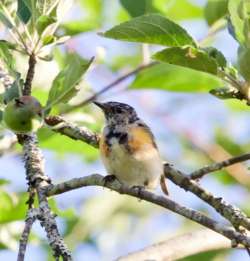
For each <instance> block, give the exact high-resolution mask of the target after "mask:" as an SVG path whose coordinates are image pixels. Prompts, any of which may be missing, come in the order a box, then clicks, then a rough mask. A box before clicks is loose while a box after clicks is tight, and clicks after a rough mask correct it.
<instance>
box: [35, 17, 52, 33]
mask: <svg viewBox="0 0 250 261" xmlns="http://www.w3.org/2000/svg"><path fill="white" fill-rule="evenodd" d="M55 22H56V18H55V17H52V16H47V15H42V16H40V17H39V18H38V20H37V22H36V29H37V32H38V33H39V35H41V34H42V32H43V31H44V30H45V29H46V27H48V26H49V25H50V24H52V23H55Z"/></svg>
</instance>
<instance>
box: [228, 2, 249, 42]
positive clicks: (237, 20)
mask: <svg viewBox="0 0 250 261" xmlns="http://www.w3.org/2000/svg"><path fill="white" fill-rule="evenodd" d="M241 9H244V2H243V1H242V0H229V2H228V11H229V14H230V17H229V19H230V20H229V24H228V26H229V33H230V34H231V35H232V36H233V37H234V38H235V39H236V40H237V41H238V42H239V43H241V44H244V43H245V42H246V38H245V35H244V17H243V16H242V14H241Z"/></svg>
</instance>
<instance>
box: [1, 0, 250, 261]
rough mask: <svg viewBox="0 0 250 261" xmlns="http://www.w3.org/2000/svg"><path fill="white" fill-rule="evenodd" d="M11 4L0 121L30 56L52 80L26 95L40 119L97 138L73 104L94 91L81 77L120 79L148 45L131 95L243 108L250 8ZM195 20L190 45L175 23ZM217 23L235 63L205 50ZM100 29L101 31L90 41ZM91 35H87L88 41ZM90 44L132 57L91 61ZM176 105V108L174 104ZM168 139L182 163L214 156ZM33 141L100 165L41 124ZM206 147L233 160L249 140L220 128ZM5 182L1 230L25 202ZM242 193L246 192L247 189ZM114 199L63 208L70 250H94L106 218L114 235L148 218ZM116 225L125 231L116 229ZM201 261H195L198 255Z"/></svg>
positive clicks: (4, 6)
mask: <svg viewBox="0 0 250 261" xmlns="http://www.w3.org/2000/svg"><path fill="white" fill-rule="evenodd" d="M14 2H15V1H1V2H0V21H1V24H2V26H3V27H5V28H6V29H7V31H8V33H6V35H4V37H3V38H4V39H1V40H0V59H1V61H0V79H1V81H2V82H3V83H4V84H3V85H4V86H5V87H6V88H1V99H0V103H1V104H0V107H1V108H0V109H1V110H0V111H1V115H2V110H4V109H5V108H6V106H7V105H6V104H7V103H10V102H11V101H12V100H13V99H15V98H18V97H20V96H22V94H23V93H22V92H23V85H24V82H25V77H26V69H27V68H26V66H23V64H24V63H25V64H26V63H27V61H26V60H25V59H27V56H30V55H31V54H34V55H35V56H36V58H37V62H38V66H40V64H42V63H43V64H44V63H46V65H45V66H47V68H48V69H47V70H41V71H40V70H39V69H36V75H40V76H41V75H42V78H43V80H44V79H46V78H47V77H50V78H51V80H50V81H46V84H45V85H43V84H39V81H37V82H35V84H34V88H33V92H32V95H34V96H36V98H37V99H38V100H40V102H41V103H42V104H43V105H44V108H43V112H44V115H45V116H47V115H48V114H51V115H54V114H64V116H65V117H67V118H68V119H69V120H71V121H75V123H76V124H78V125H80V126H81V125H83V126H86V125H87V126H88V127H89V128H91V129H92V130H98V131H99V130H100V127H101V124H100V123H99V122H97V121H96V120H94V119H96V118H98V117H99V115H98V113H97V112H96V111H95V110H94V109H93V108H92V107H91V106H89V107H88V106H86V107H81V106H79V104H81V103H82V102H84V100H85V99H86V98H88V97H89V96H90V94H92V93H93V92H94V90H93V89H92V85H94V84H93V82H95V81H93V80H92V82H91V81H89V78H91V77H89V78H88V76H89V75H90V74H91V73H90V72H91V69H92V68H94V72H96V71H95V68H96V66H97V68H101V67H104V68H105V70H106V69H107V70H108V69H109V68H112V70H113V71H114V72H115V73H118V74H119V73H120V72H122V71H124V70H126V69H128V68H129V69H135V65H140V64H142V63H143V58H145V57H142V56H143V54H142V52H141V49H142V48H141V47H142V46H143V47H145V46H146V47H147V46H149V53H150V56H151V57H150V58H151V59H152V61H156V62H157V63H156V64H155V65H153V66H151V67H148V68H147V69H145V70H141V71H140V72H139V73H138V74H137V75H136V76H135V77H134V78H133V79H132V80H131V82H130V83H128V88H130V89H131V90H133V91H135V90H137V91H138V92H139V93H140V92H141V91H142V90H143V89H157V90H161V91H162V92H163V93H164V91H168V92H172V93H177V92H182V93H185V94H190V95H194V96H192V97H199V96H198V95H200V93H201V92H202V93H203V95H204V94H206V93H207V94H208V95H209V94H212V95H214V97H215V98H216V97H217V98H221V99H223V101H221V103H224V102H225V104H226V105H227V106H228V107H229V108H230V109H231V110H232V111H233V112H234V113H235V112H236V111H237V112H242V111H243V110H244V111H247V110H248V109H249V108H248V107H247V105H249V102H250V101H249V98H250V96H249V93H250V91H249V88H250V69H249V68H250V67H249V57H250V39H249V37H250V4H249V2H248V1H243V0H208V1H207V2H206V5H205V6H204V7H202V6H199V5H196V4H194V3H193V2H192V1H188V0H180V1H173V0H137V1H135V0H120V1H108V3H106V2H107V1H106V2H105V1H101V0H78V1H73V0H56V1H51V0H39V1H35V0H18V1H16V3H14ZM71 7H73V8H72V9H71V10H73V13H71V16H69V17H70V18H69V19H68V16H66V14H68V12H70V11H69V10H70V8H71ZM75 14H77V15H75ZM197 18H198V19H203V20H205V21H206V22H207V25H208V34H207V37H205V39H203V40H202V41H200V40H199V39H195V37H193V36H192V35H191V34H190V33H189V30H187V29H186V28H184V26H183V24H184V23H182V21H186V20H189V21H197ZM221 21H224V23H221ZM225 23H226V27H227V32H228V33H229V34H230V35H231V36H232V37H233V38H234V40H236V41H237V44H238V45H239V47H238V53H237V57H236V63H234V64H233V65H232V64H231V61H230V60H228V59H227V57H225V56H224V54H223V53H222V52H221V51H220V50H218V49H217V48H215V47H214V46H212V40H213V37H216V33H217V32H218V31H220V30H223V29H224V27H223V25H224V24H225ZM221 25H222V26H221ZM100 31H102V32H101V33H98V34H97V32H100ZM89 32H90V34H87V33H89ZM89 35H90V36H89ZM93 35H95V36H93ZM81 37H83V38H82V39H84V41H85V43H84V44H85V45H84V46H85V48H86V50H83V52H78V48H76V46H75V43H76V42H77V41H78V40H79V39H80V38H81ZM85 37H89V39H90V40H85ZM92 37H98V40H96V41H103V42H102V43H104V44H103V45H104V46H105V44H106V43H112V45H113V46H116V45H118V44H122V45H121V46H126V47H127V49H126V50H129V51H131V50H132V51H131V52H132V55H131V54H130V53H129V51H128V52H124V53H123V52H120V53H119V54H118V55H116V54H114V53H115V52H114V53H112V52H111V51H110V50H108V52H107V53H108V55H109V56H108V55H107V56H106V57H105V59H98V57H97V59H95V60H94V59H93V58H90V56H89V55H88V46H90V45H92V43H93V45H94V44H95V39H97V38H92ZM233 38H232V40H233ZM93 39H94V40H93ZM114 40H116V41H114ZM206 40H208V41H206ZM77 43H78V42H77ZM59 45H62V46H59ZM55 47H56V48H55ZM111 49H112V48H111ZM114 49H115V48H114ZM222 51H223V50H222ZM83 56H84V57H83ZM85 56H86V57H85ZM20 61H21V62H20ZM20 63H21V64H22V65H21V66H20ZM53 66H56V71H55V70H54V69H53V70H52V69H51V68H54V67H53ZM23 67H25V68H23ZM37 68H39V67H37ZM50 69H51V71H50ZM6 75H8V76H9V77H10V78H7V77H6ZM86 75H87V77H85V76H86ZM92 78H93V77H92ZM35 80H36V79H35ZM6 82H7V84H6ZM1 87H2V86H1ZM195 95H197V96H195ZM211 97H212V96H211ZM211 97H210V98H211ZM229 99H230V101H228V100H229ZM231 99H233V100H231ZM239 100H240V101H239ZM176 104H177V107H178V104H179V103H178V101H177V102H176ZM176 104H175V105H176ZM180 104H181V103H180ZM163 107H164V106H163ZM173 107H174V106H173ZM163 109H164V108H163ZM171 109H172V108H171ZM178 109H179V107H178ZM232 114H233V113H232ZM79 119H80V120H79ZM5 128H6V126H4V125H2V126H1V129H0V132H1V133H0V134H1V138H2V136H3V137H4V135H5V133H6V129H5ZM194 135H195V134H194ZM176 136H177V137H178V138H179V140H180V142H182V145H183V148H182V150H183V151H184V154H186V155H189V156H188V157H190V158H191V157H192V155H193V153H195V157H194V158H195V160H197V151H198V152H199V153H200V152H201V151H202V152H203V154H204V155H203V158H202V159H201V161H203V162H204V163H206V164H207V163H208V162H210V160H211V159H213V157H212V156H213V155H212V156H211V154H213V153H212V152H211V151H210V150H205V149H204V148H203V147H202V146H201V145H200V144H198V142H197V141H196V142H195V139H193V140H192V139H191V138H190V137H189V136H188V135H186V136H185V135H179V133H178V132H177V134H176ZM38 137H39V145H40V146H41V147H42V148H45V149H47V150H51V151H54V152H56V153H57V154H58V155H60V156H62V155H63V156H67V155H68V154H70V153H74V154H78V155H80V157H81V159H82V158H84V160H85V163H86V161H88V162H94V161H95V160H96V159H97V158H98V151H97V150H95V149H93V148H91V147H89V146H88V145H86V144H83V143H81V142H76V141H73V140H69V139H67V138H65V137H63V136H60V135H58V134H55V133H54V132H53V131H52V130H51V128H50V127H49V126H47V125H45V124H44V125H43V127H42V128H40V129H39V131H38ZM183 140H185V141H183ZM190 140H191V141H190ZM213 142H214V143H216V144H217V145H218V146H219V147H220V149H221V150H223V151H227V152H228V153H230V154H231V155H234V154H237V153H243V152H244V151H245V150H246V149H249V144H248V143H249V142H246V144H244V145H242V144H240V146H239V144H237V142H235V141H233V138H232V137H229V138H228V137H227V134H226V133H225V130H224V129H223V130H222V131H221V132H220V133H219V134H218V133H217V134H214V137H213ZM187 144H188V145H187ZM194 148H195V149H194ZM17 151H18V149H17ZM1 153H2V152H1ZM230 154H229V155H230ZM229 174H230V173H229V172H226V171H225V172H221V175H219V177H218V178H217V181H219V182H221V183H223V184H234V185H235V184H236V181H235V178H234V177H233V178H232V177H231V176H229ZM8 185H9V184H8V182H7V181H6V180H5V179H0V201H1V202H2V203H1V204H0V223H1V224H5V225H6V224H8V223H9V224H11V223H12V222H17V221H20V220H23V219H24V215H25V209H26V206H25V200H26V199H27V198H26V197H27V196H26V194H24V193H14V192H11V191H9V190H7V189H5V188H6V187H8ZM245 186H246V187H247V189H249V186H248V185H245ZM107 202H108V203H107ZM112 202H113V203H114V205H112V208H111V207H110V206H109V203H110V202H109V199H106V197H105V200H104V199H103V198H99V197H98V196H97V197H93V198H92V199H91V200H86V202H84V204H85V206H84V207H85V208H86V211H87V214H86V215H85V216H84V215H83V217H81V215H79V213H74V212H73V211H71V210H69V211H65V213H59V214H60V216H61V217H64V218H65V236H66V239H67V240H68V242H69V243H70V244H71V246H72V248H74V247H76V246H77V245H78V244H79V241H81V240H83V241H84V240H85V241H86V242H88V243H89V244H92V245H94V246H95V247H98V246H99V247H100V244H101V243H100V242H97V241H98V240H96V239H95V236H96V234H98V233H100V232H99V229H100V228H101V227H105V226H106V225H107V224H108V225H110V221H112V222H114V223H115V224H118V225H117V226H118V227H119V229H121V230H122V232H121V234H126V232H127V231H130V230H129V227H130V226H132V225H133V222H134V220H133V218H134V217H135V219H136V218H138V217H140V218H142V219H145V220H146V219H147V218H148V217H149V216H150V214H151V213H150V211H152V210H151V209H150V208H148V209H147V208H145V209H137V207H136V204H135V202H132V203H131V202H130V201H128V200H127V199H126V200H123V199H119V200H117V199H114V198H112ZM51 205H52V206H53V208H54V209H56V210H57V211H56V212H60V211H59V210H58V209H57V206H56V202H55V201H53V202H51ZM100 205H102V206H106V207H105V208H103V213H102V215H96V216H95V219H94V220H90V218H89V217H91V215H90V214H89V213H90V212H91V213H95V212H96V209H95V207H96V206H98V207H100ZM84 207H83V208H84ZM82 211H83V210H82ZM118 212H119V214H117V213H118ZM128 216H129V217H130V218H129V219H128V220H126V217H128ZM120 224H123V225H124V224H125V225H124V227H123V226H122V225H121V226H120ZM108 225H107V226H108ZM84 227H86V230H84V229H83V228H84ZM121 227H122V228H121ZM78 229H82V230H81V231H82V234H81V235H79V234H78V235H77V238H75V237H74V233H76V231H77V230H78ZM123 229H124V230H123ZM0 231H1V229H0ZM0 235H1V234H0ZM12 239H13V240H14V241H15V242H16V240H17V237H16V236H13V237H12ZM33 240H34V239H33ZM2 241H3V240H2V238H1V236H0V248H1V249H5V248H8V247H9V246H8V244H6V242H2ZM98 244H99V245H98ZM100 248H101V247H100ZM217 254H218V253H217V252H212V253H209V254H207V255H206V258H212V257H213V256H216V255H217ZM199 257H202V258H203V255H200V256H199ZM196 259H197V257H189V258H188V259H185V260H196ZM204 260H205V259H204Z"/></svg>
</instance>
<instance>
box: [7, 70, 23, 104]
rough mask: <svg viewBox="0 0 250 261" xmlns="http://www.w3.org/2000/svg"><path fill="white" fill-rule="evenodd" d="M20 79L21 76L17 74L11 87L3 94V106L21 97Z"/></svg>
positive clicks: (21, 84)
mask: <svg viewBox="0 0 250 261" xmlns="http://www.w3.org/2000/svg"><path fill="white" fill-rule="evenodd" d="M20 77H21V74H17V76H16V80H15V81H14V82H13V83H12V85H11V87H10V88H8V89H7V90H6V91H5V92H4V103H5V104H7V103H8V102H10V101H11V100H13V99H15V98H18V97H20V96H21V95H22V87H23V80H22V79H21V78H20Z"/></svg>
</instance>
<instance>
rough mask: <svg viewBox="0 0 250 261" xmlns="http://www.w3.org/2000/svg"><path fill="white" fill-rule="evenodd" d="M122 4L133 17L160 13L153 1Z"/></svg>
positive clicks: (124, 1)
mask: <svg viewBox="0 0 250 261" xmlns="http://www.w3.org/2000/svg"><path fill="white" fill-rule="evenodd" d="M120 3H121V5H122V6H123V7H124V8H125V9H126V10H127V12H128V13H129V14H130V16H131V17H137V16H141V15H144V14H148V13H156V12H159V11H158V10H157V9H156V8H154V6H153V3H152V0H139V1H138V0H137V1H134V0H120Z"/></svg>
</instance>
